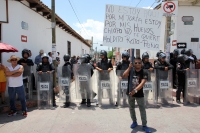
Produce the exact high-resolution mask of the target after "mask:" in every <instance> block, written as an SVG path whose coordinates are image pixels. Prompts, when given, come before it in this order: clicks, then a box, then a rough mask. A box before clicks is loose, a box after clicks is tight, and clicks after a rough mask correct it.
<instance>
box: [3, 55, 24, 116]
mask: <svg viewBox="0 0 200 133" xmlns="http://www.w3.org/2000/svg"><path fill="white" fill-rule="evenodd" d="M19 59H20V58H18V57H16V56H15V55H12V56H11V57H10V59H9V60H8V62H9V63H11V65H10V66H8V67H6V77H7V78H8V94H9V99H10V112H9V113H8V116H13V115H16V114H17V111H16V107H15V98H16V94H17V95H18V97H19V99H20V101H21V105H22V115H23V116H27V108H26V99H25V91H24V86H23V77H22V74H23V71H24V67H23V66H22V65H18V64H17V62H18V61H19Z"/></svg>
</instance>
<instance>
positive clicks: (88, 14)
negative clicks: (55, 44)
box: [41, 0, 158, 49]
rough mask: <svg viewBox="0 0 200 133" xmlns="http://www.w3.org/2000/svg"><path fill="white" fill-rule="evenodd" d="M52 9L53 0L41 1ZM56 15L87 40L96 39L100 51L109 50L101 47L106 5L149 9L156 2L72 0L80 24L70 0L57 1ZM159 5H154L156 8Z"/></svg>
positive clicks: (149, 0) (139, 0) (151, 0)
mask: <svg viewBox="0 0 200 133" xmlns="http://www.w3.org/2000/svg"><path fill="white" fill-rule="evenodd" d="M41 1H42V2H43V3H44V4H46V5H47V6H48V7H49V8H51V0H41ZM55 1H56V14H57V15H59V16H60V17H61V18H62V19H63V20H64V21H65V22H66V23H67V24H69V25H70V26H71V27H72V28H73V29H74V30H76V31H77V32H78V33H79V34H80V35H81V36H83V37H84V38H86V39H90V38H91V36H93V37H94V41H93V42H94V43H98V44H94V47H96V46H97V47H98V49H108V48H107V47H105V46H101V47H99V45H100V44H101V43H102V38H103V22H104V15H105V5H106V4H114V5H122V6H132V7H135V6H136V5H137V4H138V3H139V2H140V3H139V4H138V6H137V7H141V8H149V7H150V6H151V5H152V4H153V3H154V2H155V1H156V0H70V2H71V4H72V6H73V8H74V10H75V12H76V14H77V16H78V18H79V20H80V22H81V25H80V24H79V21H78V20H77V18H76V16H75V14H74V12H73V10H72V7H71V6H70V3H69V1H68V0H55ZM157 4H158V3H154V5H153V7H155V6H156V5H157Z"/></svg>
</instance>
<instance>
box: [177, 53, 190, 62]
mask: <svg viewBox="0 0 200 133" xmlns="http://www.w3.org/2000/svg"><path fill="white" fill-rule="evenodd" d="M177 59H178V62H179V63H184V62H185V61H186V60H188V56H187V55H183V54H180V55H179V56H178V57H177Z"/></svg>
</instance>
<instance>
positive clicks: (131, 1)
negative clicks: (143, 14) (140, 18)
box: [129, 0, 142, 7]
mask: <svg viewBox="0 0 200 133" xmlns="http://www.w3.org/2000/svg"><path fill="white" fill-rule="evenodd" d="M141 1H142V0H140V1H139V2H138V3H137V5H136V6H135V7H137V6H138V5H139V4H140V2H141ZM132 2H133V0H131V2H130V4H129V5H131V4H132Z"/></svg>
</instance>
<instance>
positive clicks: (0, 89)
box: [0, 63, 6, 104]
mask: <svg viewBox="0 0 200 133" xmlns="http://www.w3.org/2000/svg"><path fill="white" fill-rule="evenodd" d="M5 72H6V67H5V66H4V65H3V64H1V63H0V94H1V104H6V102H5V91H6V75H5Z"/></svg>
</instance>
